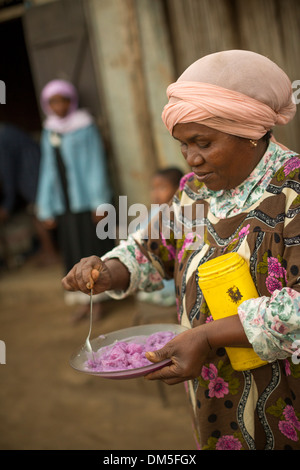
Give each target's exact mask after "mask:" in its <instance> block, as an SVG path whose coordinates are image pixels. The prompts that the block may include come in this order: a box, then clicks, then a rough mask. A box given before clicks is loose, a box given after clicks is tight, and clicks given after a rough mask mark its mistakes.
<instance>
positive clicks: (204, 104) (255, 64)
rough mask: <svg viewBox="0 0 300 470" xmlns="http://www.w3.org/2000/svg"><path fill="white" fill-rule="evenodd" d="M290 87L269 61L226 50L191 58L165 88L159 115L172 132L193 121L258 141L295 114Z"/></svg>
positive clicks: (249, 53) (241, 52) (246, 53)
mask: <svg viewBox="0 0 300 470" xmlns="http://www.w3.org/2000/svg"><path fill="white" fill-rule="evenodd" d="M292 92H293V90H292V85H291V82H290V80H289V78H288V76H287V75H286V74H285V72H284V71H283V70H282V69H281V68H280V67H278V66H277V65H276V64H275V63H274V62H272V61H271V60H270V59H268V58H266V57H264V56H262V55H260V54H257V53H255V52H251V51H243V50H230V51H223V52H217V53H214V54H210V55H207V56H205V57H202V58H201V59H199V60H197V61H196V62H194V63H193V64H192V65H191V66H190V67H188V68H187V69H186V70H185V72H184V73H183V74H182V75H181V76H180V77H179V78H178V80H177V82H175V83H172V84H171V85H170V86H169V87H168V88H167V96H168V99H169V102H168V104H167V105H166V106H165V107H164V110H163V113H162V119H163V121H164V123H165V125H166V127H167V129H168V130H169V132H170V134H172V132H173V128H174V126H175V125H176V124H178V123H189V122H195V123H198V124H203V125H205V126H208V127H211V128H213V129H216V130H219V131H221V132H225V133H227V134H231V135H235V136H239V137H244V138H249V139H254V140H258V139H260V138H261V137H263V136H264V135H265V134H266V132H267V131H269V130H271V129H272V128H273V127H274V126H276V125H284V124H287V123H288V122H289V121H290V120H291V119H292V118H293V117H294V115H295V113H296V105H295V103H294V102H293V99H292V96H293V95H292Z"/></svg>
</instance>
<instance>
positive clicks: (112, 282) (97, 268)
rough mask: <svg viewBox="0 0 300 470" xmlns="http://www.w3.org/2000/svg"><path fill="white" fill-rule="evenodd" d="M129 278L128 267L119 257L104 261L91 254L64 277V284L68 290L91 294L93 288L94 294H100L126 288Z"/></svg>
mask: <svg viewBox="0 0 300 470" xmlns="http://www.w3.org/2000/svg"><path fill="white" fill-rule="evenodd" d="M129 280H130V274H129V272H128V270H127V268H126V267H125V266H124V264H122V263H121V262H120V261H119V260H118V259H108V260H107V261H102V260H101V259H100V258H98V256H90V257H89V258H83V259H81V260H80V262H79V263H77V264H75V266H73V268H72V269H71V271H69V273H68V274H67V275H66V276H65V277H64V278H63V279H62V285H63V287H64V289H66V290H68V291H78V290H79V291H81V292H84V293H86V294H89V293H90V290H91V289H93V294H100V293H101V292H105V291H107V290H112V289H120V290H126V289H127V287H128V284H129Z"/></svg>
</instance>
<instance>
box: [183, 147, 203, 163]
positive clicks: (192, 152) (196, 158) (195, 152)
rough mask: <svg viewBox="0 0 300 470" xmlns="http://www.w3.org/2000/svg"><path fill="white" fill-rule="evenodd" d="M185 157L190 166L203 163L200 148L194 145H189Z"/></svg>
mask: <svg viewBox="0 0 300 470" xmlns="http://www.w3.org/2000/svg"><path fill="white" fill-rule="evenodd" d="M185 159H186V162H187V164H188V165H189V166H191V167H193V166H198V165H201V164H202V163H203V161H204V160H203V157H202V156H201V155H200V154H199V149H198V148H197V147H194V146H188V147H187V149H186V153H185Z"/></svg>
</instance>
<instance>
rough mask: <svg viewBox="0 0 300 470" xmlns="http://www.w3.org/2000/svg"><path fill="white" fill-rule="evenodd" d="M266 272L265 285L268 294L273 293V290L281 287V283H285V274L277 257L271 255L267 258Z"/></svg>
mask: <svg viewBox="0 0 300 470" xmlns="http://www.w3.org/2000/svg"><path fill="white" fill-rule="evenodd" d="M268 273H269V275H268V276H267V278H266V287H267V289H268V291H269V292H270V294H273V292H274V291H275V290H280V289H282V287H283V284H284V283H285V284H286V283H287V274H286V270H285V269H284V267H282V266H281V264H280V262H279V261H278V259H277V258H274V257H273V256H270V257H269V258H268Z"/></svg>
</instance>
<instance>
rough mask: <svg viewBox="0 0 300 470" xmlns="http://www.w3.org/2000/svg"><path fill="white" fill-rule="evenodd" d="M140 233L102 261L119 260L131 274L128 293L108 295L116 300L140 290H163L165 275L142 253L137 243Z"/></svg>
mask: <svg viewBox="0 0 300 470" xmlns="http://www.w3.org/2000/svg"><path fill="white" fill-rule="evenodd" d="M138 238H139V233H135V235H134V236H132V235H131V236H129V237H128V239H127V240H126V241H121V243H120V245H118V246H116V247H115V248H114V249H113V250H111V251H110V252H109V253H106V254H105V255H104V256H103V257H102V259H103V260H105V259H108V258H118V259H119V260H120V261H121V262H122V263H123V264H124V265H125V266H126V267H127V269H128V271H129V272H130V284H129V287H128V289H127V290H126V291H116V290H115V291H108V292H107V294H108V295H109V296H110V297H112V298H115V299H123V298H125V297H128V296H129V295H131V294H134V293H135V292H137V291H138V290H143V291H146V292H152V291H155V290H160V289H162V288H163V286H164V284H163V275H162V273H161V274H160V273H159V272H158V270H157V268H156V267H155V266H154V265H153V263H152V262H151V261H150V260H149V259H148V258H147V257H146V256H145V255H144V254H143V253H142V251H141V250H140V248H139V245H138V243H137V240H138Z"/></svg>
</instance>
